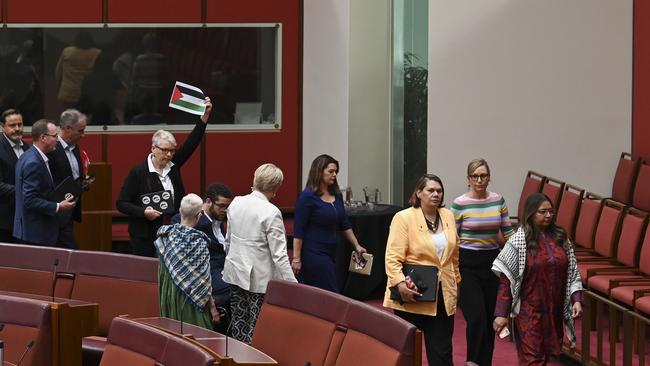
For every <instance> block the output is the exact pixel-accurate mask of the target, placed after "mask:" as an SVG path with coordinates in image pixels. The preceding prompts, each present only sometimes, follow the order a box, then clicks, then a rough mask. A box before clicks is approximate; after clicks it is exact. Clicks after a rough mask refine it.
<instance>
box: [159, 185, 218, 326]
mask: <svg viewBox="0 0 650 366" xmlns="http://www.w3.org/2000/svg"><path fill="white" fill-rule="evenodd" d="M202 210H203V201H202V200H201V198H200V197H199V196H197V195H195V194H193V193H190V194H188V195H187V196H185V197H183V199H182V200H181V207H180V210H179V211H180V214H181V222H180V223H179V224H174V225H164V226H162V227H160V229H158V238H157V239H156V241H155V242H154V244H155V245H156V249H157V251H158V257H159V259H160V262H159V264H158V281H159V284H160V316H163V317H167V318H172V319H176V320H181V319H182V320H183V322H185V323H191V324H194V325H197V326H199V327H203V328H206V329H212V324H213V323H219V321H220V315H219V312H218V311H217V308H216V306H215V303H214V300H213V299H212V295H211V294H212V286H211V285H210V284H211V281H210V254H209V252H208V237H207V236H206V235H205V234H204V233H202V232H201V231H199V230H196V229H194V228H193V227H194V225H196V223H197V222H198V220H199V218H200V217H201V214H202ZM188 303H189V304H188Z"/></svg>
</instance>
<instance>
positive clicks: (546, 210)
mask: <svg viewBox="0 0 650 366" xmlns="http://www.w3.org/2000/svg"><path fill="white" fill-rule="evenodd" d="M537 214H538V215H540V216H546V215H551V216H553V215H555V210H554V209H552V208H543V209H540V210H537Z"/></svg>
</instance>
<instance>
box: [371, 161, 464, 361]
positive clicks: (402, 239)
mask: <svg viewBox="0 0 650 366" xmlns="http://www.w3.org/2000/svg"><path fill="white" fill-rule="evenodd" d="M444 194H445V191H444V187H443V185H442V181H441V180H440V178H438V177H437V176H435V175H433V174H426V175H424V176H422V177H421V178H420V179H419V180H418V181H417V183H416V185H415V190H414V192H413V195H412V196H411V199H410V201H409V203H410V204H411V207H410V208H407V209H405V210H402V211H400V212H398V213H397V214H396V215H395V217H394V218H393V221H392V223H391V225H390V234H389V235H388V243H387V245H386V275H387V276H388V285H387V288H386V294H385V297H384V306H385V307H388V308H392V309H394V310H395V314H396V315H398V316H399V317H401V318H403V319H405V320H406V321H408V322H410V323H412V324H413V325H415V326H416V327H418V329H420V330H421V331H422V332H423V333H424V339H425V345H426V350H427V360H428V362H429V365H449V366H451V365H453V363H452V345H451V338H452V335H453V333H454V314H455V313H456V304H457V302H458V288H459V284H460V272H459V269H458V253H459V246H458V234H457V233H456V223H455V221H454V215H453V214H452V213H451V211H449V210H448V209H446V208H443V206H444V204H443V199H444ZM405 263H408V264H422V265H429V266H435V267H437V268H438V270H439V272H438V295H437V301H436V302H424V301H421V302H418V301H417V297H418V296H419V295H420V294H419V292H418V288H417V287H416V286H415V284H414V283H413V281H412V280H411V279H410V278H409V277H408V276H405V275H404V273H403V272H402V265H403V264H405ZM393 286H396V288H397V290H398V291H399V294H400V296H401V298H402V300H403V302H404V303H403V304H402V305H400V303H399V302H398V301H396V300H391V298H390V288H391V287H393Z"/></svg>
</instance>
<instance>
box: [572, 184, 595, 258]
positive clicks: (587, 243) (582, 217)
mask: <svg viewBox="0 0 650 366" xmlns="http://www.w3.org/2000/svg"><path fill="white" fill-rule="evenodd" d="M601 208H602V198H600V197H599V196H597V195H595V194H592V193H587V194H586V195H585V198H584V199H583V200H582V203H581V204H580V213H579V214H578V222H577V223H576V231H575V244H576V245H577V246H579V247H583V248H593V247H594V233H595V231H596V224H597V223H598V217H599V216H600V210H601Z"/></svg>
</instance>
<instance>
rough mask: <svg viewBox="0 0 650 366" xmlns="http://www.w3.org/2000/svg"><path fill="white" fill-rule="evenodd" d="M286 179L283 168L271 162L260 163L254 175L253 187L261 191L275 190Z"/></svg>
mask: <svg viewBox="0 0 650 366" xmlns="http://www.w3.org/2000/svg"><path fill="white" fill-rule="evenodd" d="M283 179H284V175H283V174H282V170H281V169H280V168H278V167H277V166H275V165H274V164H271V163H266V164H262V165H260V166H259V167H258V168H257V169H255V174H254V175H253V188H254V189H255V190H257V191H260V192H273V191H274V190H276V189H277V188H278V187H279V186H280V185H281V184H282V180H283Z"/></svg>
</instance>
